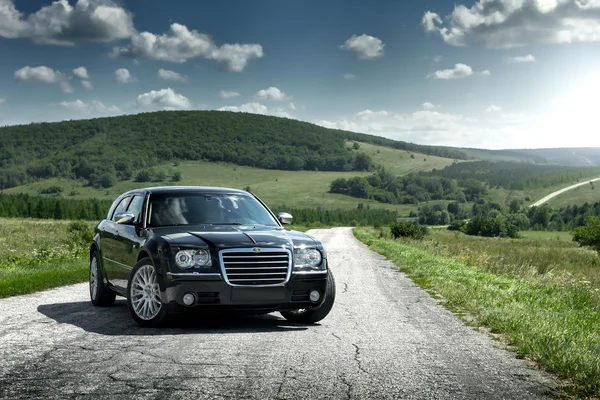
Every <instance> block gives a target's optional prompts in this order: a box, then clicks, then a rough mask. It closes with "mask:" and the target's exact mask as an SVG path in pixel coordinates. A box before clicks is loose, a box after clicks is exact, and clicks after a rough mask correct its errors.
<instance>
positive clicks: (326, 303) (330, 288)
mask: <svg viewBox="0 0 600 400" xmlns="http://www.w3.org/2000/svg"><path fill="white" fill-rule="evenodd" d="M334 302H335V279H333V274H332V273H331V270H328V271H327V286H326V287H325V299H324V300H323V303H322V304H321V305H320V306H319V307H317V308H308V309H300V310H293V311H281V312H280V314H281V315H282V316H283V318H285V319H287V320H288V321H290V322H298V323H301V324H314V323H315V322H319V321H321V320H322V319H323V318H325V317H326V316H327V315H328V314H329V312H330V311H331V309H332V308H333V303H334Z"/></svg>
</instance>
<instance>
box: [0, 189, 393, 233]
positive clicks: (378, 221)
mask: <svg viewBox="0 0 600 400" xmlns="http://www.w3.org/2000/svg"><path fill="white" fill-rule="evenodd" d="M111 204H112V201H110V200H97V199H89V200H74V199H65V198H61V197H41V196H39V197H38V196H29V195H27V194H17V195H6V194H3V195H0V217H4V218H40V219H70V220H80V219H81V220H91V221H96V220H101V219H102V218H104V217H105V215H106V213H107V211H108V209H109V208H110V205H111ZM272 210H273V211H274V212H275V213H277V212H280V211H285V212H289V213H291V214H292V215H293V216H294V223H295V224H301V225H309V224H315V223H321V224H324V225H338V226H342V225H345V226H357V225H362V226H368V225H369V226H383V225H388V224H389V223H391V222H394V221H396V220H397V219H398V214H397V213H396V212H392V211H388V210H382V209H370V208H364V207H360V208H356V209H354V210H324V209H321V208H314V209H313V208H289V207H285V206H275V207H273V208H272Z"/></svg>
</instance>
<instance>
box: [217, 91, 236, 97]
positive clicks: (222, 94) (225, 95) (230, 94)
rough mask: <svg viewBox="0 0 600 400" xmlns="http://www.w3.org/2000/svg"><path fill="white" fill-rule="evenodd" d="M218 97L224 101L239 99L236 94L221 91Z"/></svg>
mask: <svg viewBox="0 0 600 400" xmlns="http://www.w3.org/2000/svg"><path fill="white" fill-rule="evenodd" d="M219 95H220V96H221V97H222V98H224V99H231V98H233V97H239V96H240V94H239V93H238V92H230V91H228V90H221V92H220V93H219Z"/></svg>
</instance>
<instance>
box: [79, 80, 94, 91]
mask: <svg viewBox="0 0 600 400" xmlns="http://www.w3.org/2000/svg"><path fill="white" fill-rule="evenodd" d="M81 86H83V87H84V88H86V89H87V90H92V89H93V88H94V85H92V82H90V81H81Z"/></svg>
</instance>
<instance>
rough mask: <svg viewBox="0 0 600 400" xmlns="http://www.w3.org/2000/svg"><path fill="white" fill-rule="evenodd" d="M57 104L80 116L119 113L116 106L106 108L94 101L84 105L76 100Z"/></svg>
mask: <svg viewBox="0 0 600 400" xmlns="http://www.w3.org/2000/svg"><path fill="white" fill-rule="evenodd" d="M58 104H59V105H60V106H61V107H64V108H66V109H67V110H69V111H73V112H77V113H82V114H117V113H119V112H120V111H121V110H120V109H119V107H117V106H108V107H107V106H105V105H104V104H103V103H102V102H100V101H96V100H92V101H91V102H89V103H86V102H84V101H82V100H79V99H77V100H75V101H61V102H60V103H58Z"/></svg>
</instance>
